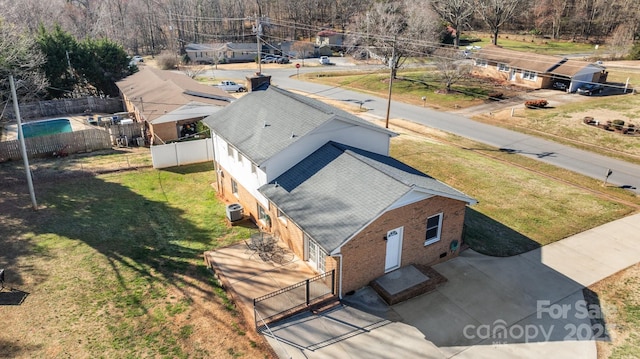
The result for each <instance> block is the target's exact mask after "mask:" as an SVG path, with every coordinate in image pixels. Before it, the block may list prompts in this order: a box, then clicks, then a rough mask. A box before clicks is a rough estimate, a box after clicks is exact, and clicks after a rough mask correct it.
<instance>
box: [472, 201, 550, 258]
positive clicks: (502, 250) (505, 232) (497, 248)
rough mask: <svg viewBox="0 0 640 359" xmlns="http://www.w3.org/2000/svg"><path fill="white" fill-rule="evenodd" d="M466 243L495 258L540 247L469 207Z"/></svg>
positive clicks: (475, 249) (477, 250)
mask: <svg viewBox="0 0 640 359" xmlns="http://www.w3.org/2000/svg"><path fill="white" fill-rule="evenodd" d="M464 242H465V243H466V244H468V245H469V247H471V249H473V250H474V251H476V252H479V253H482V254H486V255H489V256H494V257H509V256H514V255H517V254H522V253H525V252H528V251H530V250H533V249H536V248H539V247H540V244H539V243H537V242H535V241H533V240H532V239H530V238H529V237H527V236H525V235H523V234H521V233H519V232H517V231H515V230H513V229H511V228H509V227H507V226H505V225H504V224H502V223H500V222H498V221H496V220H494V219H492V218H490V217H487V216H486V215H484V214H482V213H480V212H478V211H476V210H474V209H472V208H469V207H467V209H466V213H465V221H464Z"/></svg>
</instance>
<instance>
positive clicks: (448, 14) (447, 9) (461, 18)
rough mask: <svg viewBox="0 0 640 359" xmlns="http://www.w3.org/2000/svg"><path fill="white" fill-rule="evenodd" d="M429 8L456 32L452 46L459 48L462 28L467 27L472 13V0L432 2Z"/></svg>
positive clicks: (439, 0) (436, 0)
mask: <svg viewBox="0 0 640 359" xmlns="http://www.w3.org/2000/svg"><path fill="white" fill-rule="evenodd" d="M431 7H432V8H433V10H434V11H435V12H436V13H437V14H438V16H440V18H441V19H442V20H444V21H446V22H448V23H449V25H451V27H452V28H454V29H455V30H456V36H455V40H454V43H453V44H454V46H455V47H459V46H460V33H461V32H462V28H463V27H465V26H468V24H467V22H468V21H469V19H470V18H471V16H472V15H473V13H474V7H473V0H433V1H431Z"/></svg>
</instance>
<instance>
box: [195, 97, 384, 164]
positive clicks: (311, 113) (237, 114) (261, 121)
mask: <svg viewBox="0 0 640 359" xmlns="http://www.w3.org/2000/svg"><path fill="white" fill-rule="evenodd" d="M334 119H340V120H342V121H346V122H351V123H355V124H357V125H358V126H362V127H368V128H371V129H374V130H376V131H383V132H388V133H389V135H390V136H391V135H394V133H393V132H391V131H388V130H386V129H384V128H381V127H379V126H375V125H373V124H370V123H369V122H367V121H365V120H363V119H361V118H359V117H357V116H354V115H352V114H350V113H348V112H346V111H343V110H340V109H338V108H335V107H333V106H330V105H327V104H325V103H324V102H320V101H318V100H314V99H311V98H308V97H305V96H302V95H298V94H295V93H292V92H288V91H285V90H282V89H279V88H277V87H274V86H270V87H269V88H268V89H267V90H265V91H255V92H251V93H249V94H246V95H244V96H243V97H241V98H240V99H238V100H236V101H234V102H233V103H232V104H231V105H229V106H227V107H225V108H224V109H222V110H220V111H218V112H217V113H216V114H215V115H213V116H209V117H207V118H205V119H204V120H203V122H204V123H205V124H206V125H207V126H209V127H210V128H211V129H213V130H214V132H216V133H217V134H218V135H219V136H221V137H222V138H224V139H225V140H226V141H227V142H228V143H230V144H231V145H232V146H234V147H235V148H237V149H238V151H240V152H241V153H242V154H243V155H245V156H246V157H247V158H249V160H250V161H252V162H253V163H256V164H258V165H260V164H262V163H263V162H264V161H265V160H268V159H269V158H271V157H272V156H274V155H275V154H277V153H279V152H280V151H282V150H283V149H284V148H286V147H288V146H290V145H291V144H293V143H295V142H296V141H298V140H299V139H300V138H301V137H303V136H304V135H306V134H308V133H309V132H311V131H313V130H314V129H316V128H318V127H319V126H320V125H322V124H324V123H326V122H328V121H331V120H334ZM292 135H293V136H292Z"/></svg>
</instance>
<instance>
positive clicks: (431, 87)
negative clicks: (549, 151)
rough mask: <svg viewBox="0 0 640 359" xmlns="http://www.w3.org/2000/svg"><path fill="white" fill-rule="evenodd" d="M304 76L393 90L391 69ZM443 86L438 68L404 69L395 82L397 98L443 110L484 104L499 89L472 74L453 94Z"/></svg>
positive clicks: (360, 88)
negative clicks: (438, 74) (473, 76)
mask: <svg viewBox="0 0 640 359" xmlns="http://www.w3.org/2000/svg"><path fill="white" fill-rule="evenodd" d="M301 77H302V78H304V79H305V80H306V81H312V82H319V83H323V84H327V85H333V86H341V87H346V88H350V89H355V90H358V91H360V92H368V93H374V94H376V95H378V96H381V97H386V96H387V92H388V91H389V73H388V72H387V71H384V72H377V71H376V72H362V73H354V72H353V71H351V72H340V71H332V72H324V73H308V74H304V75H301ZM441 88H442V83H441V82H440V81H439V80H438V78H437V71H436V70H435V69H434V68H424V69H409V70H400V71H398V79H396V80H394V82H393V99H394V100H396V101H401V102H406V103H411V104H414V105H420V106H423V105H426V106H428V107H430V108H434V109H439V110H452V109H456V108H463V107H470V106H475V105H480V104H483V103H484V102H485V100H486V99H487V97H488V95H489V94H491V93H493V92H495V91H496V85H494V84H492V83H488V82H484V81H480V80H478V79H474V78H471V77H468V78H465V79H463V80H461V81H460V82H459V83H457V84H455V85H453V86H452V90H453V91H454V92H451V93H449V94H442V93H440V92H439V91H437V90H439V89H441ZM500 92H503V93H504V94H505V96H509V95H511V94H512V93H511V92H509V90H507V89H504V88H502V86H500ZM513 94H515V93H513ZM422 97H425V98H426V102H423V100H422Z"/></svg>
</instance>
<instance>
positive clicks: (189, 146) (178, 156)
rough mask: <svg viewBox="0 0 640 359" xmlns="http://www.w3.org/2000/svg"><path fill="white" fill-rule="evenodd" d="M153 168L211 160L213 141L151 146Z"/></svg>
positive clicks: (208, 139) (204, 140)
mask: <svg viewBox="0 0 640 359" xmlns="http://www.w3.org/2000/svg"><path fill="white" fill-rule="evenodd" d="M151 160H152V162H153V168H167V167H174V166H182V165H188V164H192V163H201V162H207V161H213V141H212V140H211V139H210V138H205V139H202V140H195V141H187V142H174V143H169V144H166V145H158V146H155V145H154V146H151Z"/></svg>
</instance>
